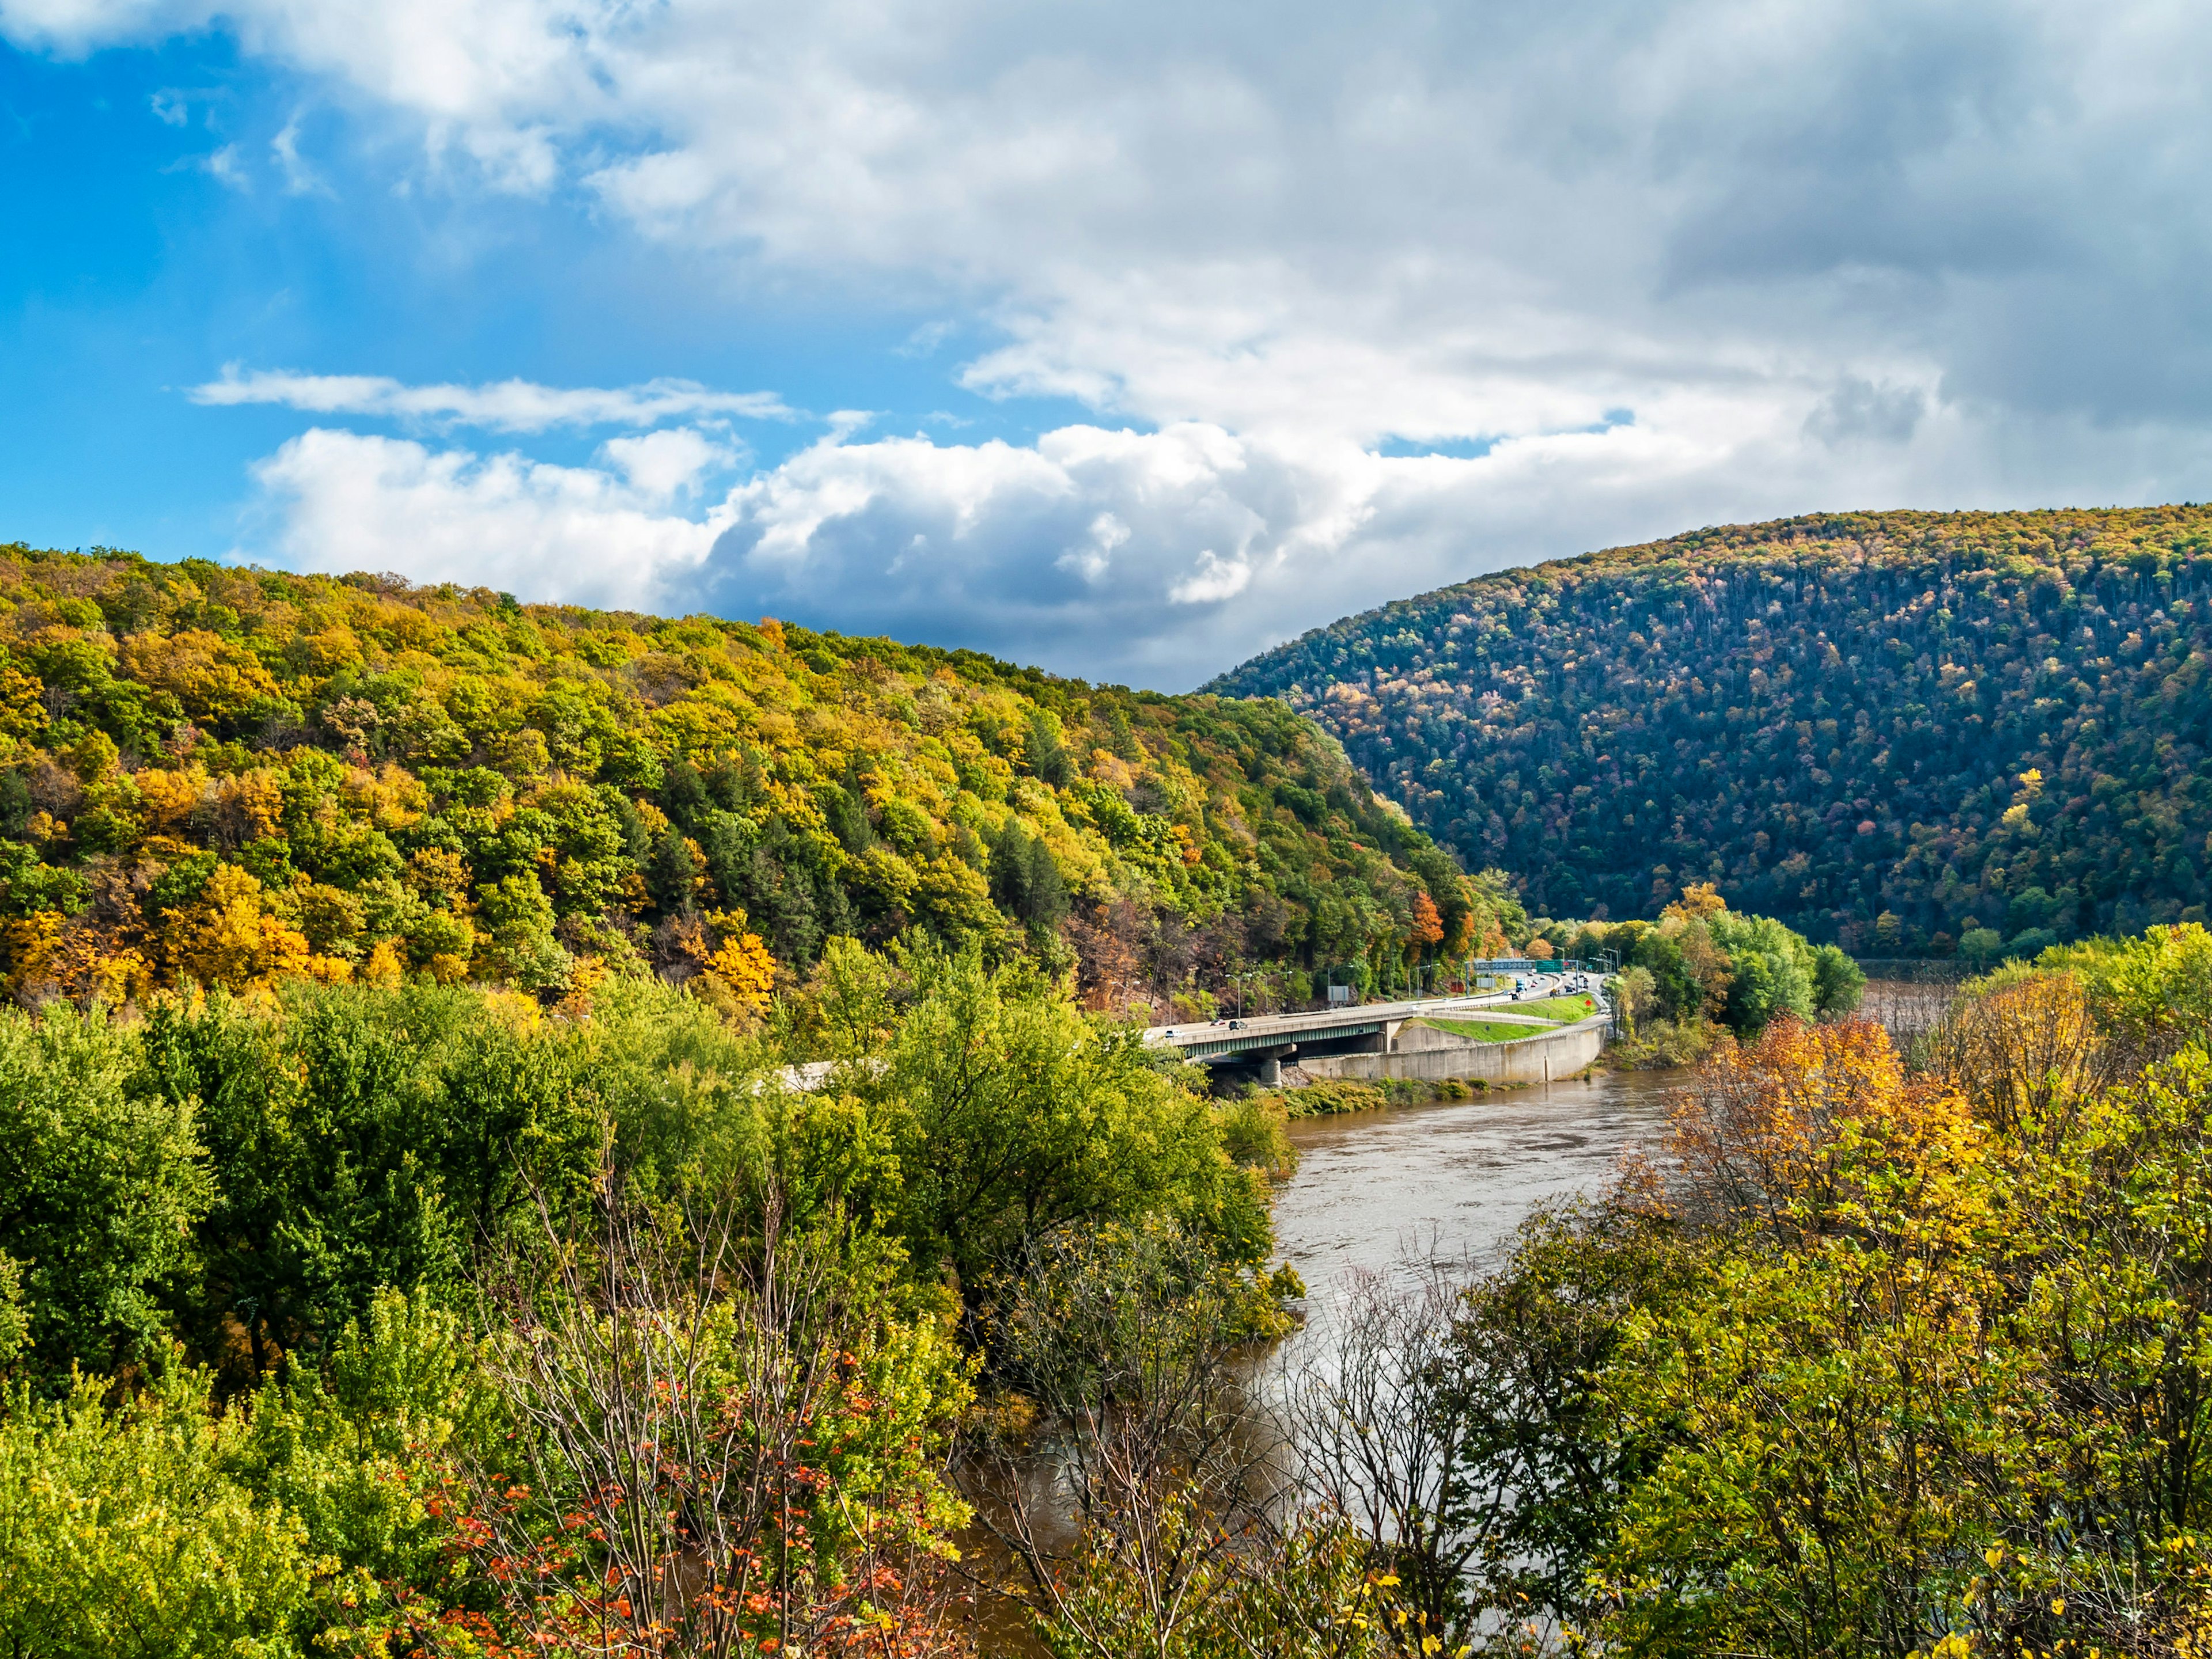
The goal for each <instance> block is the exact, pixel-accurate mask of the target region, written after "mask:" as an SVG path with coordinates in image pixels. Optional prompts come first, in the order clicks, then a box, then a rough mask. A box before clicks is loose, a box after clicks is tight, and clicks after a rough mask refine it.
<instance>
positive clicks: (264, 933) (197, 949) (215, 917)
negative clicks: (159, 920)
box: [165, 864, 336, 991]
mask: <svg viewBox="0 0 2212 1659" xmlns="http://www.w3.org/2000/svg"><path fill="white" fill-rule="evenodd" d="M262 898H263V895H262V890H261V883H260V881H259V880H258V878H256V877H255V876H254V874H253V873H252V872H251V871H249V870H241V869H240V868H239V867H238V866H236V865H234V864H225V865H219V866H216V871H215V873H214V874H212V875H211V876H210V877H209V878H208V884H207V887H206V889H205V890H204V891H203V892H202V893H201V895H200V897H199V900H198V902H197V903H195V904H193V905H191V906H190V907H188V908H185V910H183V911H181V912H179V913H177V914H175V915H173V916H172V917H171V919H170V921H169V925H168V927H167V929H166V930H165V933H166V939H165V943H166V945H167V957H168V960H169V966H170V970H171V972H172V973H173V974H174V975H175V976H176V977H177V978H179V979H189V980H192V981H197V983H199V984H201V985H206V986H222V987H225V988H226V989H228V990H234V991H240V990H245V989H247V988H249V987H253V986H258V985H266V984H267V983H268V982H269V981H271V980H273V979H277V978H282V977H283V976H285V975H292V974H307V973H313V972H314V971H315V964H316V959H315V958H314V956H313V951H311V950H310V949H309V948H308V945H307V935H306V934H305V933H301V932H300V931H299V930H298V929H296V928H294V927H287V926H286V925H285V924H284V923H283V921H279V920H278V919H277V918H276V917H275V916H272V915H269V914H268V912H267V910H266V909H265V908H264V905H263V902H262ZM317 976H318V977H324V978H329V977H335V976H336V975H331V973H330V971H329V969H328V968H327V966H325V968H324V970H323V972H322V973H321V974H319V975H317Z"/></svg>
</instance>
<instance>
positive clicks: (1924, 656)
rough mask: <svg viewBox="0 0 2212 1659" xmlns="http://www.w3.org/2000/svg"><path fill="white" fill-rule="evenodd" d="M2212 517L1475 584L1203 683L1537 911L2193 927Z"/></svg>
mask: <svg viewBox="0 0 2212 1659" xmlns="http://www.w3.org/2000/svg"><path fill="white" fill-rule="evenodd" d="M2209 585H2212V508H2208V507H2203V506H2201V505H2199V506H2178V507H2139V508H2114V509H2111V510H2093V511H2091V510H2075V509H2064V510H2060V511H2056V512H2034V513H1831V514H1821V515H1819V516H1815V517H1811V518H1801V519H1786V520H1778V521H1777V522H1774V523H1771V524H1763V525H1748V526H1747V525H1731V526H1721V527H1717V528H1713V529H1707V530H1700V531H1695V532H1691V533H1689V534H1687V535H1683V536H1677V537H1674V538H1672V539H1670V540H1668V541H1664V542H1658V543H1653V544H1648V545H1644V546H1637V547H1623V548H1614V549H1612V550H1607V551H1604V552H1598V553H1591V554H1588V555H1585V556H1582V557H1580V558H1574V559H1563V560H1557V561H1553V562H1548V563H1545V564H1541V565H1538V566H1536V567H1535V568H1532V569H1523V570H1511V571H1504V572H1501V573H1499V574H1494V575H1489V576H1481V577H1478V578H1476V579H1474V580H1472V581H1468V582H1464V583H1462V584H1459V585H1458V586H1453V587H1448V588H1443V589H1440V590H1438V591H1437V592H1433V593H1428V594H1424V595H1422V596H1420V597H1419V598H1416V599H1407V600H1404V601H1401V602H1400V603H1397V604H1394V605H1388V606H1385V607H1384V608H1383V609H1382V610H1379V611H1369V612H1367V613H1365V614H1364V615H1361V616H1357V617H1347V618H1346V619H1345V620H1343V621H1341V622H1339V623H1334V624H1332V625H1330V626H1329V627H1328V628H1325V629H1317V630H1316V631H1315V632H1313V633H1310V634H1308V635H1304V637H1303V638H1301V639H1297V640H1295V641H1291V642H1290V643H1289V644H1286V645H1284V646H1281V647H1278V648H1277V649H1275V650H1273V651H1272V652H1269V653H1267V654H1265V655H1263V656H1261V657H1258V658H1255V659H1253V660H1252V661H1251V662H1249V663H1247V664H1245V665H1243V666H1241V667H1239V668H1237V669H1236V670H1234V671H1231V672H1230V673H1228V674H1225V675H1224V676H1223V677H1221V678H1219V679H1218V680H1217V681H1215V682H1214V683H1213V684H1212V687H1210V688H1209V689H1212V690H1220V691H1224V692H1228V693H1231V694H1234V695H1237V696H1279V697H1281V698H1283V699H1285V701H1286V702H1289V703H1290V704H1291V706H1292V707H1293V708H1297V709H1299V710H1300V711H1301V712H1304V713H1306V714H1311V715H1313V716H1314V717H1315V718H1316V719H1317V720H1320V721H1321V722H1322V724H1323V725H1324V726H1328V729H1329V730H1330V731H1331V732H1334V733H1335V735H1336V736H1337V737H1338V738H1340V739H1341V740H1342V741H1343V743H1344V744H1345V746H1346V749H1347V750H1348V751H1349V752H1350V754H1351V756H1352V759H1353V761H1354V762H1355V763H1358V765H1359V766H1361V767H1362V768H1364V769H1365V770H1366V771H1367V773H1368V775H1370V777H1372V778H1374V779H1375V780H1376V783H1377V785H1378V787H1382V788H1383V789H1384V790H1385V791H1386V792H1387V793H1389V794H1390V795H1391V796H1392V797H1394V798H1395V799H1397V800H1399V801H1401V802H1402V803H1403V804H1404V805H1405V806H1406V808H1407V811H1410V812H1411V813H1412V815H1413V821H1414V822H1415V823H1419V824H1420V825H1421V826H1422V827H1423V828H1425V829H1427V830H1429V831H1430V832H1431V834H1433V835H1435V836H1437V839H1438V840H1439V841H1441V842H1443V843H1444V844H1445V845H1446V846H1448V847H1449V848H1452V849H1454V850H1455V852H1457V853H1458V854H1459V855H1460V856H1461V857H1462V859H1464V860H1467V861H1468V865H1469V866H1470V867H1474V866H1486V865H1498V866H1503V867H1504V868H1505V869H1507V870H1509V871H1510V872H1512V873H1513V874H1514V876H1515V877H1516V878H1519V879H1521V880H1522V881H1523V882H1525V883H1526V884H1527V896H1528V901H1529V902H1530V904H1531V905H1532V907H1533V908H1534V909H1535V910H1537V911H1540V912H1541V911H1548V912H1550V913H1551V914H1553V915H1595V916H1599V917H1606V918H1611V919H1613V920H1616V921H1620V920H1626V919H1629V918H1632V917H1637V916H1644V917H1650V916H1653V915H1656V914H1657V913H1658V911H1659V910H1660V909H1661V908H1662V907H1663V906H1664V905H1666V904H1667V903H1668V902H1669V901H1670V900H1672V899H1673V898H1674V897H1675V896H1677V895H1679V894H1680V891H1681V890H1683V889H1684V888H1685V887H1686V886H1687V885H1688V884H1690V883H1691V882H1693V881H1712V882H1715V883H1717V884H1719V886H1720V887H1721V889H1722V890H1723V891H1724V892H1726V893H1727V894H1728V896H1729V899H1730V901H1731V902H1733V903H1735V905H1737V906H1738V907H1740V908H1743V909H1745V910H1750V911H1756V912H1759V913H1760V914H1763V915H1771V916H1774V917H1777V918H1778V919H1779V920H1780V921H1784V922H1785V923H1787V924H1788V925H1789V926H1790V927H1793V928H1796V929H1797V930H1798V931H1800V932H1802V933H1805V934H1806V935H1807V936H1808V937H1809V938H1811V939H1816V940H1820V941H1821V942H1824V943H1833V944H1838V945H1842V946H1843V947H1844V949H1845V950H1846V951H1850V952H1851V953H1852V954H1854V955H1858V956H1885V957H1888V956H1912V955H1920V954H1923V953H1924V954H1934V955H1942V956H1948V955H1952V954H1960V955H1965V956H1966V957H1969V958H1971V959H1973V960H1974V961H1976V962H1978V963H1983V964H1986V963H1990V962H1992V961H1994V960H1996V958H1997V957H1999V956H2000V955H2003V956H2011V957H2022V958H2027V957H2033V956H2034V955H2035V954H2036V952H2037V951H2040V950H2041V949H2042V948H2043V947H2044V946H2045V945H2050V944H2052V943H2055V942H2063V941H2065V940H2068V939H2075V938H2076V937H2083V936H2088V935H2093V934H2096V933H2135V932H2136V931H2137V930H2139V929H2141V928H2142V927H2145V926H2147V925H2148V924H2149V923H2152V922H2171V921H2203V914H2202V911H2203V902H2204V884H2203V875H2204V868H2205V851H2204V843H2205V837H2206V836H2207V834H2208V833H2212V786H2208V782H2207V776H2206V772H2205V763H2206V761H2207V757H2208V751H2207V747H2206V732H2207V720H2208V713H2212V675H2208V666H2212V611H2208V609H2207V599H2208V593H2212V586H2209Z"/></svg>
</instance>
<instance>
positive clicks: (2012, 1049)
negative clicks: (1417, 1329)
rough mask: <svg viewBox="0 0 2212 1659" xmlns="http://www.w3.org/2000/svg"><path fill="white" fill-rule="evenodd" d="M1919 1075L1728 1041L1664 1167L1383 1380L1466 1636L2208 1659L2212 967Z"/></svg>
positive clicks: (1980, 995)
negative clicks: (1397, 1393)
mask: <svg viewBox="0 0 2212 1659" xmlns="http://www.w3.org/2000/svg"><path fill="white" fill-rule="evenodd" d="M1918 1048H1919V1052H1918V1053H1917V1054H1915V1055H1913V1056H1905V1055H1900V1054H1899V1053H1897V1052H1896V1051H1895V1050H1894V1049H1893V1048H1892V1046H1891V1044H1890V1042H1889V1041H1888V1039H1887V1036H1885V1034H1884V1033H1883V1032H1882V1030H1881V1029H1880V1028H1879V1027H1876V1026H1875V1025H1872V1024H1869V1023H1866V1022H1863V1021H1857V1020H1845V1021H1842V1022H1838V1023H1835V1024H1826V1025H1809V1024H1803V1023H1801V1022H1799V1021H1797V1020H1796V1019H1795V1018H1783V1019H1779V1020H1778V1021H1776V1022H1774V1023H1773V1024H1771V1025H1770V1026H1769V1027H1768V1028H1767V1029H1766V1030H1765V1032H1763V1033H1762V1034H1761V1036H1759V1038H1758V1039H1756V1040H1755V1041H1753V1042H1747V1043H1743V1044H1736V1043H1735V1042H1723V1043H1722V1044H1721V1046H1720V1048H1718V1050H1717V1053H1716V1054H1715V1055H1714V1057H1713V1058H1712V1060H1711V1061H1709V1062H1708V1063H1707V1065H1706V1066H1705V1067H1704V1068H1703V1070H1702V1071H1701V1072H1700V1073H1699V1074H1698V1076H1697V1078H1696V1080H1695V1081H1694V1082H1693V1083H1692V1085H1689V1086H1688V1087H1687V1088H1686V1089H1685V1090H1684V1091H1682V1092H1681V1094H1680V1096H1679V1097H1678V1101H1677V1104H1676V1106H1675V1109H1674V1115H1673V1121H1672V1127H1671V1131H1670V1133H1669V1135H1668V1145H1667V1146H1666V1149H1665V1154H1666V1155H1665V1157H1664V1158H1662V1159H1659V1160H1657V1161H1656V1162H1654V1163H1653V1164H1650V1165H1649V1166H1647V1167H1644V1168H1643V1169H1640V1170H1636V1171H1633V1172H1632V1173H1631V1175H1630V1176H1628V1177H1627V1178H1626V1179H1625V1180H1623V1181H1622V1182H1620V1184H1619V1185H1618V1186H1616V1187H1615V1188H1613V1190H1611V1191H1610V1192H1608V1193H1607V1194H1604V1195H1602V1196H1601V1197H1599V1198H1597V1199H1595V1200H1591V1201H1589V1202H1585V1203H1583V1204H1581V1205H1578V1206H1571V1207H1569V1208H1567V1209H1565V1210H1561V1211H1558V1212H1553V1213H1550V1214H1547V1215H1546V1216H1543V1217H1541V1218H1538V1219H1537V1220H1535V1221H1534V1222H1532V1223H1531V1224H1530V1225H1528V1226H1527V1227H1526V1228H1524V1229H1523V1231H1522V1236H1521V1240H1520V1243H1519V1245H1518V1247H1517V1249H1516V1251H1515V1253H1514V1255H1513V1256H1512V1258H1511V1260H1510V1262H1509V1263H1508V1264H1507V1265H1506V1266H1505V1267H1504V1268H1503V1269H1502V1270H1501V1271H1500V1272H1498V1273H1496V1274H1494V1275H1492V1276H1491V1277H1488V1278H1486V1279H1481V1280H1480V1281H1478V1282H1476V1283H1475V1284H1474V1286H1473V1287H1472V1288H1471V1289H1469V1290H1468V1291H1465V1292H1464V1293H1463V1294H1462V1295H1460V1296H1458V1297H1457V1298H1456V1300H1455V1305H1454V1310H1453V1314H1452V1334H1451V1336H1450V1338H1449V1342H1448V1343H1446V1344H1444V1345H1443V1348H1442V1350H1441V1351H1440V1352H1437V1353H1433V1354H1431V1353H1428V1352H1422V1353H1419V1354H1408V1353H1406V1352H1399V1356H1398V1358H1397V1359H1396V1360H1395V1362H1394V1364H1395V1370H1393V1369H1392V1368H1391V1367H1389V1366H1386V1367H1385V1368H1384V1370H1385V1374H1386V1375H1401V1374H1403V1375H1408V1376H1413V1375H1416V1374H1418V1375H1419V1376H1427V1377H1429V1378H1430V1379H1431V1380H1429V1381H1427V1382H1425V1383H1422V1385H1421V1388H1422V1393H1421V1397H1420V1409H1421V1411H1422V1412H1423V1413H1425V1414H1426V1419H1427V1435H1426V1437H1425V1440H1424V1441H1423V1442H1422V1445H1423V1447H1425V1448H1426V1449H1424V1450H1423V1451H1421V1453H1420V1454H1419V1456H1413V1455H1410V1454H1409V1455H1408V1456H1407V1458H1405V1459H1402V1460H1401V1462H1399V1463H1398V1464H1397V1465H1396V1466H1395V1472H1393V1473H1391V1474H1390V1475H1389V1480H1388V1482H1387V1484H1388V1486H1389V1490H1390V1491H1391V1492H1393V1493H1395V1494H1402V1495H1409V1496H1410V1497H1411V1498H1414V1499H1418V1500H1419V1502H1417V1503H1415V1504H1414V1505H1413V1509H1414V1510H1415V1511H1416V1513H1415V1514H1414V1518H1413V1522H1409V1523H1407V1525H1406V1526H1405V1527H1404V1528H1402V1530H1401V1547H1402V1548H1404V1549H1405V1550H1406V1551H1407V1552H1408V1553H1412V1554H1414V1555H1415V1556H1417V1557H1418V1558H1419V1559H1420V1561H1421V1562H1422V1563H1424V1564H1437V1563H1441V1564H1443V1565H1447V1566H1449V1568H1450V1571H1448V1572H1446V1573H1444V1574H1443V1576H1442V1577H1431V1578H1424V1577H1422V1576H1421V1575H1420V1574H1419V1573H1418V1572H1417V1571H1413V1570H1410V1569H1407V1568H1401V1570H1400V1572H1401V1578H1402V1580H1403V1581H1404V1583H1405V1584H1406V1585H1407V1586H1408V1587H1409V1588H1408V1589H1407V1592H1406V1593H1407V1594H1408V1595H1415V1596H1416V1598H1417V1599H1422V1600H1424V1601H1425V1606H1426V1607H1427V1609H1428V1611H1429V1612H1430V1613H1431V1616H1432V1618H1433V1619H1434V1620H1441V1621H1443V1622H1444V1623H1446V1624H1449V1626H1450V1629H1451V1632H1452V1635H1451V1637H1450V1638H1449V1639H1451V1640H1467V1641H1470V1642H1474V1643H1475V1644H1477V1645H1483V1644H1486V1643H1492V1644H1494V1643H1495V1642H1496V1640H1497V1639H1498V1632H1499V1631H1500V1630H1501V1627H1503V1628H1504V1629H1506V1630H1507V1631H1509V1632H1511V1636H1510V1639H1509V1645H1510V1642H1511V1641H1513V1640H1520V1641H1525V1642H1526V1643H1528V1644H1529V1645H1530V1646H1531V1647H1532V1648H1534V1647H1537V1646H1551V1647H1557V1646H1566V1647H1573V1648H1577V1649H1584V1650H1591V1651H1608V1652H1609V1651H1627V1652H1717V1651H1741V1652H1758V1653H1790V1654H1804V1655H1811V1654H1818V1653H1832V1652H1844V1651H1850V1652H1856V1653H1873V1654H1887V1655H1895V1656H1898V1659H1905V1656H1907V1655H1913V1654H1919V1655H1930V1656H1932V1655H1936V1654H1955V1655H1960V1656H1965V1655H1967V1654H1970V1653H1977V1654H1978V1653H1988V1654H2007V1655H2013V1654H2029V1653H2033V1654H2045V1653H2066V1654H2082V1655H2087V1654H2089V1653H2092V1652H2102V1653H2106V1654H2161V1655H2164V1654H2174V1655H2179V1654H2186V1653H2191V1652H2195V1651H2199V1650H2201V1646H2202V1644H2203V1641H2204V1640H2205V1638H2206V1635H2207V1632H2208V1630H2212V1560H2208V1550H2212V1531H2208V1522H2209V1521H2212V1473H2208V1466H2207V1463H2206V1460H2205V1458H2204V1456H2203V1454H2202V1452H2201V1450H2200V1449H2199V1448H2200V1447H2201V1446H2202V1445H2203V1443H2204V1438H2205V1437H2206V1435H2207V1434H2208V1433H2212V1420H2208V1419H2212V1386H2208V1384H2212V1360H2208V1358H2207V1355H2206V1352H2205V1350H2204V1346H2203V1328H2202V1327H2203V1318H2204V1306H2205V1302H2206V1296H2207V1285H2212V1254H2208V1240H2207V1236H2206V1233H2205V1230H2204V1227H2203V1221H2202V1218H2203V1213H2204V1212H2206V1210H2207V1208H2208V1205H2212V1188H2208V1185H2207V1165H2206V1163H2205V1160H2204V1158H2203V1110H2202V1102H2203V1091H2204V1089H2205V1087H2206V1082H2207V1078H2208V1076H2212V935H2208V934H2207V933H2205V932H2204V931H2203V929H2201V928H2196V927H2185V928H2177V929H2173V930H2170V931H2168V930H2155V931H2154V933H2152V934H2151V935H2149V936H2148V937H2145V938H2142V939H2135V940H2131V941H2129V942H2126V943H2124V944H2112V943H2097V944H2093V945H2084V946H2082V947H2080V948H2078V949H2076V950H2075V951H2070V952H2054V953H2052V954H2051V956H2049V957H2045V959H2044V960H2043V962H2042V963H2039V964H2038V965H2037V966H2035V967H2033V968H2029V967H2015V968H2013V969H2008V970H2006V971H2005V972H2003V973H2002V974H1999V975H1994V976H1992V977H1990V978H1989V979H1985V980H1983V981H1978V982H1976V983H1975V984H1973V985H1972V986H1970V987H1967V988H1966V992H1965V993H1964V994H1963V995H1962V996H1961V997H1960V1000H1958V1001H1957V1002H1956V1003H1955V1004H1954V1006H1953V1007H1952V1009H1951V1010H1950V1012H1949V1013H1948V1017H1947V1018H1945V1020H1944V1021H1943V1023H1942V1024H1941V1025H1940V1026H1939V1027H1938V1028H1937V1029H1936V1030H1935V1031H1934V1032H1932V1033H1931V1034H1930V1035H1929V1037H1928V1039H1927V1040H1926V1042H1924V1043H1923V1044H1920V1045H1918ZM1438 1447H1442V1448H1444V1449H1445V1450H1444V1451H1443V1452H1438V1451H1437V1450H1435V1449H1436V1448H1438ZM1439 1457H1441V1458H1442V1460H1443V1462H1444V1463H1445V1464H1446V1465H1448V1466H1449V1467H1448V1468H1445V1469H1444V1470H1443V1474H1442V1476H1439V1475H1438V1474H1437V1469H1436V1468H1434V1467H1433V1463H1434V1460H1436V1459H1437V1458H1439ZM1423 1459H1428V1460H1430V1461H1429V1462H1423V1461H1422V1460H1423ZM1424 1584H1425V1585H1426V1586H1427V1587H1428V1588H1427V1589H1419V1587H1420V1586H1422V1585H1424Z"/></svg>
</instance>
